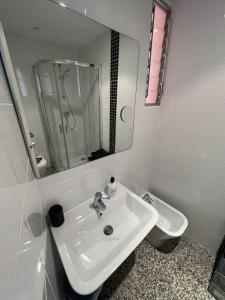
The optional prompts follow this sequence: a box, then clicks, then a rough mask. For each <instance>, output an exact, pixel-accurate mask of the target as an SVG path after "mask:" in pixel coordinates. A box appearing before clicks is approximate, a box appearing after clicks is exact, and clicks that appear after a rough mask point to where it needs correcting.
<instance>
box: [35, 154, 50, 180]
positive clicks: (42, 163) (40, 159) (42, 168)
mask: <svg viewBox="0 0 225 300" xmlns="http://www.w3.org/2000/svg"><path fill="white" fill-rule="evenodd" d="M35 158H36V162H37V166H38V170H39V172H40V175H41V177H42V176H44V175H45V173H46V169H47V160H46V159H45V158H44V156H42V155H41V154H39V155H36V156H35Z"/></svg>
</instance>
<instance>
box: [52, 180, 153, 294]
mask: <svg viewBox="0 0 225 300" xmlns="http://www.w3.org/2000/svg"><path fill="white" fill-rule="evenodd" d="M96 192H97V191H96ZM93 196H94V195H93ZM92 202H93V197H92V198H91V199H89V200H87V201H85V202H84V203H82V204H81V205H79V206H77V207H75V208H73V209H71V210H70V211H68V212H66V213H65V222H64V224H63V225H62V226H60V227H58V228H54V227H51V230H52V233H53V236H54V239H55V242H56V245H57V248H58V251H59V254H60V257H61V259H62V262H63V265H64V269H65V272H66V274H67V277H68V279H69V281H70V284H71V286H72V288H73V289H74V290H75V291H76V292H77V293H79V294H81V295H87V294H90V293H92V292H93V291H95V290H96V289H97V288H98V287H99V286H101V285H102V284H103V283H104V281H105V280H106V279H107V278H108V277H109V276H110V275H111V274H112V273H113V272H114V271H115V270H116V269H117V268H118V267H119V266H120V264H121V263H122V262H123V261H124V260H125V259H126V258H127V257H128V256H129V255H130V254H131V252H132V251H133V250H134V249H135V248H136V247H137V246H138V244H139V243H140V242H141V241H142V240H143V239H144V238H145V236H146V235H147V234H148V233H149V231H150V230H151V229H152V228H153V227H154V225H155V224H156V223H157V220H158V213H157V211H156V210H155V209H154V208H153V207H152V206H151V205H148V204H147V203H145V202H144V201H143V200H142V199H141V198H140V197H138V196H137V195H136V194H134V193H133V192H131V191H130V190H128V189H127V188H126V187H124V186H123V185H121V184H118V188H117V194H116V196H115V197H112V198H111V199H109V200H104V202H105V204H106V206H107V207H106V210H105V211H104V212H103V215H102V216H101V217H100V218H98V217H97V214H96V211H95V210H94V209H92V208H90V204H91V203H92ZM106 225H111V226H112V227H113V233H112V234H111V235H105V234H104V232H103V229H104V227H105V226H106Z"/></svg>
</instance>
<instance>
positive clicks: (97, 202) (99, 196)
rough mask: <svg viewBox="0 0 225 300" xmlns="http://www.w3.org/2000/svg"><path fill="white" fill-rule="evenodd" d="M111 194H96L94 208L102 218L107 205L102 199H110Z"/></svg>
mask: <svg viewBox="0 0 225 300" xmlns="http://www.w3.org/2000/svg"><path fill="white" fill-rule="evenodd" d="M109 198H110V197H109V196H105V195H102V193H100V192H97V193H96V194H95V198H94V202H93V203H92V208H94V210H95V211H96V213H97V216H98V217H99V218H100V217H101V215H102V211H103V210H105V209H106V205H105V204H104V202H103V201H102V199H109Z"/></svg>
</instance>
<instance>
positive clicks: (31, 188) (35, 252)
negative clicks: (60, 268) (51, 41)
mask: <svg viewBox="0 0 225 300" xmlns="http://www.w3.org/2000/svg"><path fill="white" fill-rule="evenodd" d="M0 91H1V92H0V291H1V296H0V298H1V299H4V300H8V299H9V300H12V299H23V300H30V299H37V300H40V299H42V297H44V294H45V292H46V290H45V280H46V276H45V275H46V273H45V263H46V259H45V252H46V239H47V232H46V231H44V227H43V224H44V223H43V222H42V220H41V219H36V222H35V226H33V225H34V223H33V222H32V221H31V218H29V217H30V216H31V215H32V214H33V213H36V214H39V216H40V215H41V214H42V203H41V197H40V193H39V189H38V185H37V181H36V180H35V179H34V178H33V174H32V170H31V166H30V162H29V159H28V155H27V152H26V149H25V145H24V141H23V138H22V135H21V131H20V127H19V124H18V121H17V118H16V113H15V110H14V106H13V103H12V100H11V97H10V94H9V91H8V86H7V84H6V81H5V77H4V75H3V72H2V65H0ZM36 216H37V215H36ZM34 219H35V218H33V221H35V220H34ZM28 220H30V222H29V224H30V229H32V230H33V231H32V230H28ZM35 232H36V234H37V233H38V232H39V234H40V236H36V234H35ZM34 235H35V236H36V237H34ZM51 275H52V274H51ZM53 275H54V274H53ZM51 278H53V277H52V276H51ZM48 292H49V293H50V295H51V293H52V291H51V289H50V290H49V291H48ZM55 292H56V293H57V289H55ZM49 299H53V296H52V298H49Z"/></svg>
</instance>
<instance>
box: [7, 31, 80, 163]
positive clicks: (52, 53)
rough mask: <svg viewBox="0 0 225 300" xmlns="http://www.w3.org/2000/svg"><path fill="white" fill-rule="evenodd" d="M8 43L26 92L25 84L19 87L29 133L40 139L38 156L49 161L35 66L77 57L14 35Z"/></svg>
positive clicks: (55, 47)
mask: <svg viewBox="0 0 225 300" xmlns="http://www.w3.org/2000/svg"><path fill="white" fill-rule="evenodd" d="M6 39H7V43H8V47H9V50H10V54H11V59H12V62H13V65H14V69H15V70H16V76H17V79H18V71H19V72H20V74H21V76H22V80H23V82H22V86H24V89H21V84H19V87H20V91H21V96H22V100H23V104H24V106H23V107H24V110H25V114H26V118H27V122H28V126H29V130H30V131H31V132H32V133H33V134H34V135H35V137H36V143H37V146H36V150H35V151H36V152H37V154H38V152H39V151H40V152H41V153H42V155H44V157H45V158H46V159H47V160H48V161H49V157H48V151H47V148H46V141H45V139H44V132H43V128H42V124H41V119H40V113H39V108H38V101H37V100H38V99H37V94H36V86H35V81H34V76H33V72H32V65H33V64H34V63H36V62H37V61H39V60H43V59H57V58H58V59H60V58H62V59H76V58H77V53H76V51H73V50H71V49H67V48H64V47H59V46H55V45H51V44H46V43H42V42H40V41H36V40H31V39H28V38H26V37H23V36H19V35H17V34H14V33H11V32H6ZM18 82H19V83H20V82H21V80H18ZM71 147H72V146H71Z"/></svg>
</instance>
